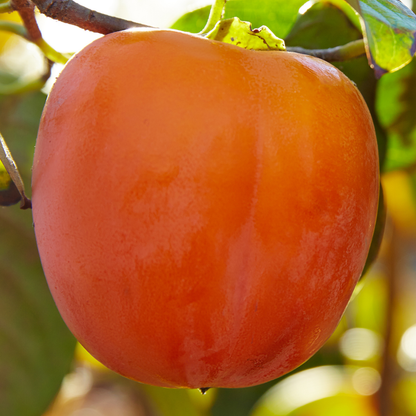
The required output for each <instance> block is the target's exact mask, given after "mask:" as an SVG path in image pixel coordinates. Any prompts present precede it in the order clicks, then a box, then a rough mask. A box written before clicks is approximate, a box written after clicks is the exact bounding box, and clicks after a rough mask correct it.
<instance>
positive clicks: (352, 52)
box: [286, 39, 365, 62]
mask: <svg viewBox="0 0 416 416" xmlns="http://www.w3.org/2000/svg"><path fill="white" fill-rule="evenodd" d="M286 50H287V51H288V52H297V53H301V54H304V55H310V56H315V57H316V58H320V59H323V60H324V61H328V62H339V61H348V60H350V59H353V58H358V57H360V56H362V55H365V45H364V40H363V39H358V40H354V41H352V42H350V43H347V44H345V45H342V46H337V47H335V48H329V49H304V48H298V47H287V48H286Z"/></svg>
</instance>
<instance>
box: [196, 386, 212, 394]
mask: <svg viewBox="0 0 416 416" xmlns="http://www.w3.org/2000/svg"><path fill="white" fill-rule="evenodd" d="M209 389H210V387H200V388H199V389H198V390H199V391H200V392H201V393H202V394H205V393H206V392H207V391H208V390H209Z"/></svg>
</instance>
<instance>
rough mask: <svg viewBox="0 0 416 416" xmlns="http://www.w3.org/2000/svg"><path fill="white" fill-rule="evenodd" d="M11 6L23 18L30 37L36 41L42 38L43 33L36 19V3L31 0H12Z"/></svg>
mask: <svg viewBox="0 0 416 416" xmlns="http://www.w3.org/2000/svg"><path fill="white" fill-rule="evenodd" d="M10 7H11V8H12V9H13V10H17V12H18V13H19V15H20V17H21V18H22V21H23V24H24V26H25V28H26V30H27V33H28V39H29V40H31V41H32V42H35V43H36V41H38V40H39V39H41V38H42V33H41V32H40V29H39V26H38V24H37V22H36V19H35V5H34V4H33V3H32V2H31V1H30V0H11V1H10Z"/></svg>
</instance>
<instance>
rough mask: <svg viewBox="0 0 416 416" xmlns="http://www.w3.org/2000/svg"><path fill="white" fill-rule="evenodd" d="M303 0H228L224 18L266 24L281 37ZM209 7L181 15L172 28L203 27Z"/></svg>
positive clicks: (193, 30)
mask: <svg viewBox="0 0 416 416" xmlns="http://www.w3.org/2000/svg"><path fill="white" fill-rule="evenodd" d="M304 3H305V0H290V1H282V0H262V1H261V2H254V1H252V0H229V1H227V5H226V7H225V16H224V18H225V19H231V18H233V17H238V18H239V19H240V20H243V21H248V22H250V23H251V24H252V27H261V26H264V25H265V26H267V27H268V28H269V29H270V30H271V31H272V32H273V33H274V34H275V35H276V36H278V37H280V38H283V37H285V36H286V35H287V33H288V32H289V30H290V28H291V27H292V25H293V23H294V21H295V19H296V16H297V14H298V10H299V8H300V7H301V6H302V5H303V4H304ZM209 11H210V7H204V8H201V9H198V10H195V11H193V12H191V13H187V14H185V15H183V16H182V17H181V18H179V20H177V21H176V22H175V23H174V24H173V26H172V28H173V29H177V30H183V31H186V32H192V33H196V32H199V31H201V30H202V29H203V27H204V26H205V23H206V21H207V20H208V15H209Z"/></svg>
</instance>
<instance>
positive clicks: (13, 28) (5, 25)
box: [0, 20, 29, 40]
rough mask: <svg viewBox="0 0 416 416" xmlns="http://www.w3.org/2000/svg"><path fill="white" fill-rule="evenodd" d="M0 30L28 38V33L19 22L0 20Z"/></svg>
mask: <svg viewBox="0 0 416 416" xmlns="http://www.w3.org/2000/svg"><path fill="white" fill-rule="evenodd" d="M0 31H4V32H10V33H13V34H15V35H19V36H21V37H22V38H25V39H26V40H29V39H28V33H27V30H26V28H25V27H24V26H23V25H20V24H19V23H14V22H9V21H7V20H0Z"/></svg>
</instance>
